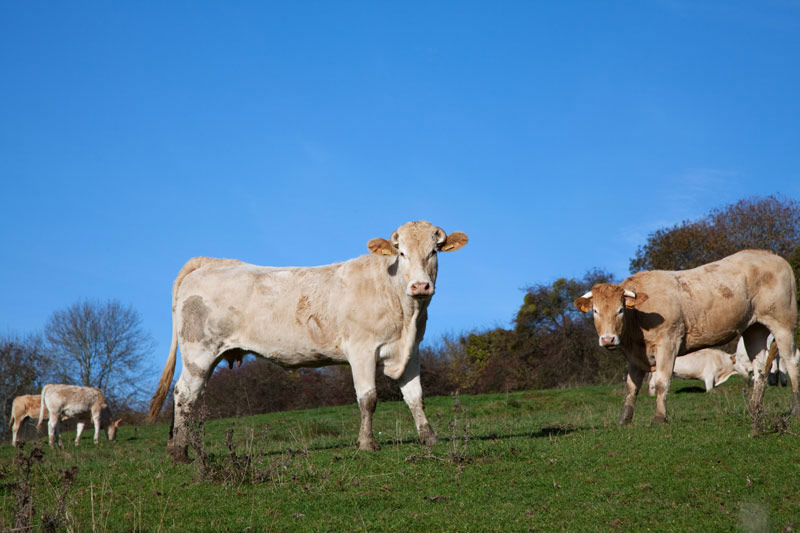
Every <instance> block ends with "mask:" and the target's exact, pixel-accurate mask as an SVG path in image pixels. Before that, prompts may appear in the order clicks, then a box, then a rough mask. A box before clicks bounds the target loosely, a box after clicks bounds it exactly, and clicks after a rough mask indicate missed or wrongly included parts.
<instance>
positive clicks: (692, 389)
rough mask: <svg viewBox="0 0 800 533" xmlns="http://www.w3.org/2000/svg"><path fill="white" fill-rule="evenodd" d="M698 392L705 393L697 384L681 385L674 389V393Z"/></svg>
mask: <svg viewBox="0 0 800 533" xmlns="http://www.w3.org/2000/svg"><path fill="white" fill-rule="evenodd" d="M698 392H702V393H705V392H706V389H705V388H703V387H698V386H689V387H681V388H680V389H678V390H676V391H675V394H683V393H689V394H696V393H698Z"/></svg>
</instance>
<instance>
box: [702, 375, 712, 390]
mask: <svg viewBox="0 0 800 533" xmlns="http://www.w3.org/2000/svg"><path fill="white" fill-rule="evenodd" d="M703 383H704V384H705V386H706V392H713V391H714V375H713V374H707V375H706V376H705V377H704V378H703Z"/></svg>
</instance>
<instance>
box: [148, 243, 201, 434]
mask: <svg viewBox="0 0 800 533" xmlns="http://www.w3.org/2000/svg"><path fill="white" fill-rule="evenodd" d="M210 261H213V259H211V258H208V257H193V258H192V259H189V261H188V262H187V263H186V264H185V265H183V268H182V269H181V271H180V272H179V273H178V277H177V278H176V279H175V283H173V285H172V343H171V344H170V346H169V357H167V363H166V364H165V365H164V371H163V372H162V373H161V381H160V382H159V384H158V390H156V393H155V394H154V395H153V398H152V399H151V400H150V414H149V415H148V417H147V421H148V422H153V421H154V420H155V419H156V417H157V416H158V414H159V413H160V412H161V407H162V406H163V405H164V400H166V399H167V393H168V392H169V387H170V385H172V378H173V377H174V376H175V360H176V358H177V353H178V324H177V322H176V321H175V309H176V307H177V300H178V288H180V286H181V282H182V281H183V278H185V277H186V276H188V275H189V274H190V273H192V272H194V271H195V270H197V269H198V268H201V267H202V266H203V265H204V264H206V263H208V262H210Z"/></svg>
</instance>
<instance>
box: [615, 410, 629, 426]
mask: <svg viewBox="0 0 800 533" xmlns="http://www.w3.org/2000/svg"><path fill="white" fill-rule="evenodd" d="M631 420H633V407H630V406H627V405H626V406H625V407H623V408H622V414H621V415H619V420H618V421H617V424H619V425H620V426H626V425H628V424H630V423H631Z"/></svg>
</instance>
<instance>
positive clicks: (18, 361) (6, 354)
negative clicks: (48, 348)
mask: <svg viewBox="0 0 800 533" xmlns="http://www.w3.org/2000/svg"><path fill="white" fill-rule="evenodd" d="M48 370H49V360H48V359H47V357H45V355H44V350H43V349H42V339H41V337H40V336H38V335H30V336H28V337H24V338H22V337H19V336H18V335H12V334H7V335H4V336H2V337H0V376H2V379H0V422H2V425H0V432H2V433H5V432H6V431H8V425H9V419H8V417H9V414H10V413H11V402H13V401H14V398H16V397H17V396H19V395H21V394H39V391H40V390H41V388H42V385H43V383H42V381H43V377H44V376H45V375H47V373H48Z"/></svg>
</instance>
